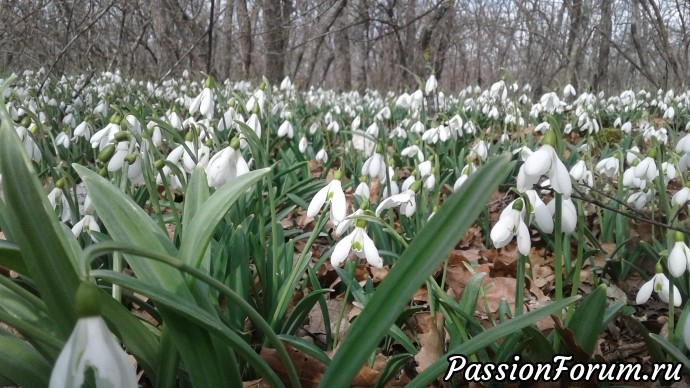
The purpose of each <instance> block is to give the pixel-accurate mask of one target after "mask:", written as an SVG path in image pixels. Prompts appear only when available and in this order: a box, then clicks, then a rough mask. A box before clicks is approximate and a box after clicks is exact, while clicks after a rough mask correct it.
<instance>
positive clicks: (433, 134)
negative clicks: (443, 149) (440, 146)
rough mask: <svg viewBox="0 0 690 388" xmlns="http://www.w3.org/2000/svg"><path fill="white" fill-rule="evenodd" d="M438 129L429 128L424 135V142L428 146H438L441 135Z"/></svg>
mask: <svg viewBox="0 0 690 388" xmlns="http://www.w3.org/2000/svg"><path fill="white" fill-rule="evenodd" d="M438 129H439V128H438V127H434V128H429V129H427V130H426V131H424V133H423V134H422V140H423V141H425V142H426V143H428V144H436V143H437V142H438V138H439V133H438Z"/></svg>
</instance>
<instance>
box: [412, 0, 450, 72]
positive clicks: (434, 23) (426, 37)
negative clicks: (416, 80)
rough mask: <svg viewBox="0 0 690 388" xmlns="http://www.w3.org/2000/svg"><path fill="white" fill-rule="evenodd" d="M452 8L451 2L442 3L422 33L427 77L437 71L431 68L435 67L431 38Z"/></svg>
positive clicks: (422, 51) (421, 50)
mask: <svg viewBox="0 0 690 388" xmlns="http://www.w3.org/2000/svg"><path fill="white" fill-rule="evenodd" d="M450 6H451V3H450V2H443V3H441V4H440V5H439V6H438V8H436V12H434V14H433V16H432V18H431V20H430V21H429V23H428V24H427V25H426V26H425V27H424V30H423V31H422V38H421V39H420V52H421V53H422V58H423V59H424V66H425V67H426V68H427V69H425V70H426V71H425V72H424V75H425V77H427V76H429V75H430V74H432V73H434V71H435V69H431V67H432V66H433V63H432V49H431V37H432V36H433V34H434V31H435V30H436V28H437V27H438V25H439V22H440V21H441V19H442V18H443V15H445V14H446V12H448V10H449V9H450Z"/></svg>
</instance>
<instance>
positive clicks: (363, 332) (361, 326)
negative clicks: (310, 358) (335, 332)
mask: <svg viewBox="0 0 690 388" xmlns="http://www.w3.org/2000/svg"><path fill="white" fill-rule="evenodd" d="M507 167H508V158H507V157H499V158H496V159H494V160H492V161H490V162H488V163H487V164H486V165H485V166H484V167H482V168H481V169H480V170H479V171H477V172H476V173H474V174H473V175H472V176H471V177H470V178H469V179H468V180H467V182H465V184H464V185H463V186H462V189H461V190H460V191H459V192H458V193H456V194H454V195H452V196H451V197H450V198H449V199H448V200H447V201H446V203H445V204H444V205H443V211H440V212H438V213H437V214H436V216H435V217H434V218H432V219H431V222H429V224H427V226H426V227H425V228H424V229H422V230H421V232H420V233H419V235H418V236H417V237H416V238H415V239H414V240H413V241H412V243H411V244H410V246H409V247H408V248H407V249H406V250H405V252H404V253H403V254H402V256H400V259H399V260H398V262H397V263H396V264H395V265H394V266H393V268H392V269H391V270H390V272H389V273H388V275H386V278H385V279H384V280H383V281H382V282H381V284H380V285H379V287H378V289H377V290H376V292H375V293H374V295H373V296H372V298H371V300H369V302H368V303H367V305H366V307H365V308H364V310H363V311H362V313H361V314H360V315H359V317H358V318H357V320H355V322H354V323H353V324H352V326H351V327H350V328H349V329H348V332H347V337H346V340H345V341H344V342H343V344H342V346H341V347H340V348H339V349H338V351H337V352H336V354H335V357H334V358H333V361H332V363H331V366H330V367H329V368H328V370H327V371H326V373H325V374H324V376H323V380H322V381H321V383H320V385H319V386H321V387H327V386H346V385H348V384H350V382H351V381H352V380H353V378H354V377H355V375H356V374H357V372H358V371H359V370H360V368H361V366H362V364H364V361H365V360H366V358H367V357H368V356H369V355H370V354H371V352H372V351H373V350H374V349H375V347H376V346H377V344H378V343H379V340H380V339H381V338H382V337H383V336H384V335H385V334H386V332H387V331H388V329H389V328H390V326H391V325H392V324H393V322H395V320H396V318H397V316H398V314H399V313H400V312H401V311H402V310H403V309H404V307H405V303H407V301H408V300H409V298H410V297H411V296H412V294H413V293H414V292H415V290H417V289H418V288H419V287H420V286H421V285H422V284H423V283H424V282H425V281H426V279H427V278H428V277H429V275H431V273H432V272H433V271H434V270H435V269H436V267H437V266H438V264H439V263H440V262H441V261H442V260H444V259H445V258H446V257H447V255H448V253H449V252H450V250H451V249H452V248H453V246H455V244H456V243H457V242H458V239H459V238H460V237H461V236H462V235H463V233H465V231H466V230H467V229H469V227H470V226H472V224H473V223H474V220H475V219H476V218H477V216H478V215H479V213H480V212H481V211H482V210H483V209H484V208H485V204H486V201H487V199H488V198H489V196H490V195H491V194H492V193H493V192H494V191H495V190H496V188H497V187H498V185H499V183H501V182H502V181H503V179H504V177H505V174H506V172H507V170H508V169H507ZM347 338H350V340H347Z"/></svg>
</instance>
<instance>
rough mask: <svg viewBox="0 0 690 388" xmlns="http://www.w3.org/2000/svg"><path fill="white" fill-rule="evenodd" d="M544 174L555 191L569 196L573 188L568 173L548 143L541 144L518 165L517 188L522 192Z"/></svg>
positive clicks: (565, 196)
mask: <svg viewBox="0 0 690 388" xmlns="http://www.w3.org/2000/svg"><path fill="white" fill-rule="evenodd" d="M545 174H548V177H549V181H550V184H551V187H552V188H553V189H554V190H555V191H556V192H558V193H561V194H562V195H563V197H564V199H567V198H570V195H571V194H572V190H573V186H572V182H571V181H570V174H569V173H568V169H567V168H566V167H565V165H564V164H563V162H561V160H560V159H559V158H558V155H557V154H556V150H554V149H553V147H552V146H550V145H549V144H544V145H542V146H541V148H539V149H538V150H537V151H536V152H534V153H533V154H532V155H530V156H529V157H528V158H527V160H525V163H524V164H523V165H522V166H520V170H519V171H518V177H517V188H518V190H519V191H521V192H524V191H525V190H527V189H531V188H532V186H534V185H535V184H536V183H538V182H539V178H540V177H541V176H542V175H545Z"/></svg>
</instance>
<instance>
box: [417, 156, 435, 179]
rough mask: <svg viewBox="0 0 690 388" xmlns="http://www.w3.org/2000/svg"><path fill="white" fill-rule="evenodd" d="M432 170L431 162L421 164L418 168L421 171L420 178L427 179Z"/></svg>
mask: <svg viewBox="0 0 690 388" xmlns="http://www.w3.org/2000/svg"><path fill="white" fill-rule="evenodd" d="M432 169H433V165H432V164H431V160H427V161H426V162H422V163H419V166H417V171H419V177H420V178H425V177H427V176H429V175H430V174H431V171H432Z"/></svg>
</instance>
